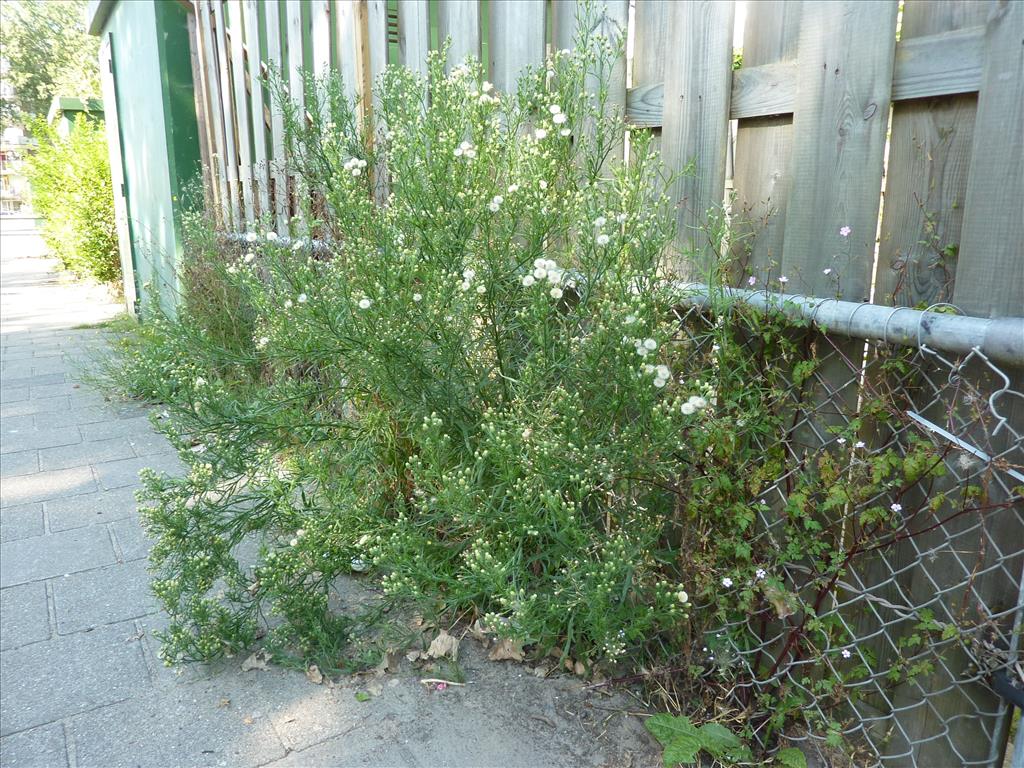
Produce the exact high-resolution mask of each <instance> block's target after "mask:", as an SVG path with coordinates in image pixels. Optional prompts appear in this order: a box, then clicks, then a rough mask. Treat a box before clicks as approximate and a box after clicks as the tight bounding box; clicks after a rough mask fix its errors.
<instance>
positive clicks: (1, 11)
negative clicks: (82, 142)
mask: <svg viewBox="0 0 1024 768" xmlns="http://www.w3.org/2000/svg"><path fill="white" fill-rule="evenodd" d="M85 5H86V4H85V0H7V2H3V3H0V59H3V60H5V61H6V63H7V67H6V72H5V73H4V79H5V80H6V81H7V82H8V83H9V84H10V85H11V86H12V88H13V90H14V93H13V95H12V96H10V97H9V98H4V99H3V100H2V102H0V119H2V120H3V122H5V123H6V122H8V121H11V120H14V119H19V120H25V119H28V118H30V117H32V116H37V115H45V114H46V112H47V110H48V109H49V107H50V102H51V101H52V100H53V97H54V96H77V97H79V98H82V99H86V98H91V97H98V96H99V95H100V78H99V64H98V56H99V38H97V37H93V36H92V35H90V34H89V33H88V32H87V31H86V28H85Z"/></svg>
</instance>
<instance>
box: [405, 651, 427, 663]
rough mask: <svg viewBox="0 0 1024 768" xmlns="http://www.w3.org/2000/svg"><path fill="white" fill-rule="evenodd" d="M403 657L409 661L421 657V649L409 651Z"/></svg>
mask: <svg viewBox="0 0 1024 768" xmlns="http://www.w3.org/2000/svg"><path fill="white" fill-rule="evenodd" d="M405 658H407V659H408V660H409V661H418V660H419V659H422V658H423V651H409V652H408V653H407V654H405Z"/></svg>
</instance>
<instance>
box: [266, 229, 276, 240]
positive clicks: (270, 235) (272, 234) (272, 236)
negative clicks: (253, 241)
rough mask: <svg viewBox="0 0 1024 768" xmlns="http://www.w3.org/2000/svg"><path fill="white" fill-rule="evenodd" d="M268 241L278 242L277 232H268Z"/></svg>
mask: <svg viewBox="0 0 1024 768" xmlns="http://www.w3.org/2000/svg"><path fill="white" fill-rule="evenodd" d="M267 240H277V232H273V231H271V232H267Z"/></svg>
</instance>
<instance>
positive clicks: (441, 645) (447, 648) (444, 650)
mask: <svg viewBox="0 0 1024 768" xmlns="http://www.w3.org/2000/svg"><path fill="white" fill-rule="evenodd" d="M458 655H459V639H458V638H457V637H452V636H451V635H449V634H448V633H447V632H445V631H444V630H443V629H442V630H441V631H440V632H438V633H437V637H435V638H434V640H433V642H431V644H430V647H429V648H427V657H428V658H431V659H441V658H444V657H445V656H448V657H450V658H451V659H452V661H455V657H456V656H458Z"/></svg>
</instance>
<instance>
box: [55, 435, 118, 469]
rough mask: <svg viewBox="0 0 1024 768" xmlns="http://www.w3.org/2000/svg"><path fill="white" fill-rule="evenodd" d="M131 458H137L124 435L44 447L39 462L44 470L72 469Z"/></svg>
mask: <svg viewBox="0 0 1024 768" xmlns="http://www.w3.org/2000/svg"><path fill="white" fill-rule="evenodd" d="M129 458H135V452H134V451H133V450H132V447H131V446H130V445H129V444H128V441H127V440H126V439H125V438H123V437H115V438H111V439H110V440H95V441H91V442H88V443H78V444H77V445H65V446H61V447H59V448H44V449H43V450H41V451H40V452H39V464H40V467H41V468H42V469H43V470H44V471H46V470H53V469H70V468H71V467H82V466H85V465H86V464H102V463H103V462H107V461H117V460H119V459H129Z"/></svg>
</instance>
